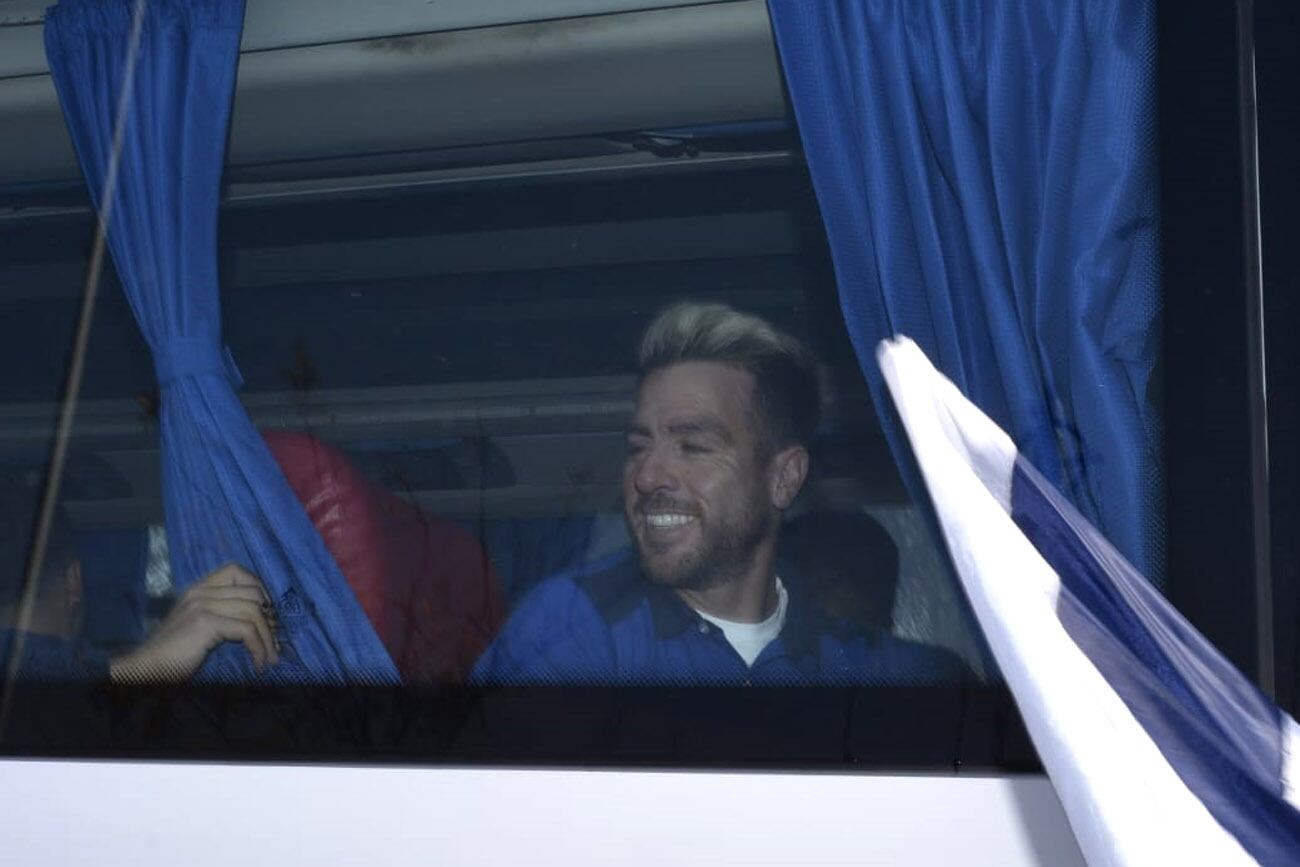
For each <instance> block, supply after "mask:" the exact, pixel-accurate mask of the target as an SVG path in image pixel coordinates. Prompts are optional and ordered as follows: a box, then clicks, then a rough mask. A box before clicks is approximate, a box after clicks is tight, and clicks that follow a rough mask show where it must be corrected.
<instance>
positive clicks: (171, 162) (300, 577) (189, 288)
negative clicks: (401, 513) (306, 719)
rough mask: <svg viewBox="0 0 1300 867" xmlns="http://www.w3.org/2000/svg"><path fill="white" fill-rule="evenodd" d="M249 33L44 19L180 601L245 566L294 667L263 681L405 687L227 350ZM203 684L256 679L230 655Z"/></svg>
mask: <svg viewBox="0 0 1300 867" xmlns="http://www.w3.org/2000/svg"><path fill="white" fill-rule="evenodd" d="M243 15H244V3H243V0H140V2H128V0H63V2H61V3H60V4H59V5H58V6H55V7H53V8H51V9H50V10H49V11H48V12H47V13H46V18H45V50H46V56H47V58H48V60H49V66H50V71H51V74H52V75H53V78H54V83H55V87H56V89H57V90H58V94H59V100H60V103H61V104H62V107H63V113H64V116H65V119H66V121H67V125H68V130H69V133H70V134H71V137H72V142H73V145H74V147H75V149H76V152H77V157H78V159H79V161H80V163H81V167H82V172H83V174H84V175H85V178H86V183H87V185H88V186H89V188H90V194H91V197H92V200H93V201H94V204H95V207H96V209H97V210H98V212H99V214H100V217H101V219H102V220H103V221H104V223H105V226H106V231H107V240H108V245H109V249H110V251H111V253H112V256H113V261H114V263H115V264H116V267H117V271H118V274H119V276H120V277H121V282H122V285H123V286H124V287H125V290H126V294H127V297H128V299H129V301H130V304H131V308H132V310H133V311H134V313H135V317H136V320H137V321H138V322H139V324H140V329H141V331H142V332H143V333H144V336H145V339H146V340H147V341H148V343H149V347H150V349H151V350H152V353H153V360H154V366H155V370H156V372H157V376H158V383H159V387H160V388H161V391H162V410H161V418H160V435H161V446H162V464H163V467H162V469H163V485H164V489H163V495H164V510H165V515H166V520H167V535H168V541H169V547H170V552H171V566H172V578H173V581H174V582H175V585H176V588H177V590H178V591H180V590H183V589H185V588H186V587H187V586H189V585H191V584H193V583H194V582H195V581H197V580H198V579H200V578H202V577H203V576H204V575H205V574H207V573H208V572H209V571H211V570H212V569H214V568H216V567H218V566H220V565H222V564H224V563H227V562H235V563H238V564H240V565H241V566H243V567H244V568H246V569H248V570H249V571H250V572H253V573H254V574H256V575H258V576H259V577H260V578H261V579H262V581H263V583H264V584H265V585H266V588H267V591H268V593H269V594H270V595H271V597H272V600H273V602H274V604H275V606H276V609H277V614H278V617H279V621H280V629H281V633H282V644H283V646H284V649H283V650H282V652H281V663H280V664H279V665H278V666H276V667H275V668H274V669H272V670H270V671H268V672H266V673H265V674H264V675H262V677H263V678H266V679H270V680H273V681H290V682H292V681H312V682H344V681H346V682H359V683H392V682H396V681H397V680H398V675H397V671H396V669H395V668H394V666H393V663H392V661H391V660H390V659H389V657H388V655H387V653H386V652H385V650H384V647H383V645H382V644H381V642H380V640H379V639H378V637H377V636H376V634H375V631H374V629H373V628H372V627H371V625H370V623H369V621H368V620H367V619H366V616H365V614H364V612H363V611H362V609H361V607H360V606H359V604H358V603H357V600H356V598H355V596H354V594H353V592H352V590H351V589H350V588H349V586H348V584H347V582H346V581H345V579H344V577H343V576H342V574H341V573H340V572H339V569H338V567H337V565H336V564H335V562H334V561H333V559H332V558H331V557H330V555H329V552H328V550H327V549H326V548H325V545H324V543H323V542H322V540H321V538H320V536H319V534H318V533H317V532H316V530H315V529H314V527H313V526H312V524H311V522H310V520H309V519H308V517H307V515H306V513H305V512H304V511H303V509H302V507H301V506H300V504H299V503H298V501H297V500H296V498H295V496H294V494H293V492H292V490H291V489H290V488H289V486H288V484H287V482H286V481H285V479H284V477H283V475H282V474H281V472H280V470H279V468H278V467H277V465H276V463H275V461H274V459H273V458H272V456H271V454H270V452H269V451H268V450H267V447H266V445H265V443H264V442H263V440H262V438H261V436H260V435H259V434H258V432H257V431H256V429H254V427H253V425H252V422H251V420H250V419H249V418H248V415H247V414H246V413H245V411H244V408H243V406H242V405H241V404H240V402H239V400H238V398H237V397H236V394H235V390H236V388H238V387H239V385H240V378H239V373H238V371H237V369H236V367H235V364H234V361H233V360H232V359H231V357H230V355H229V353H228V352H227V351H226V350H225V349H224V347H223V344H222V341H221V309H220V303H219V296H218V283H217V203H218V195H219V191H220V181H221V171H222V164H223V161H224V155H225V145H226V133H227V128H228V124H229V119H230V107H231V101H232V98H233V94H234V83H235V69H236V65H237V63H238V58H239V42H240V35H241V31H242V27H243ZM119 124H120V128H119ZM115 139H118V140H119V142H120V156H119V158H118V159H117V160H116V167H115V168H114V164H115V159H114V157H115V154H114V150H115ZM199 677H201V678H204V679H208V680H219V681H252V680H254V679H255V678H256V677H257V675H256V674H255V672H254V670H253V666H252V662H251V658H250V657H249V655H248V653H247V652H246V651H245V650H244V649H243V647H241V646H239V645H235V644H230V643H227V644H224V645H222V646H221V647H219V648H218V649H217V650H216V651H215V652H214V653H213V654H211V655H210V656H209V657H208V660H207V662H206V663H205V665H204V667H203V669H202V670H201V671H200V672H199Z"/></svg>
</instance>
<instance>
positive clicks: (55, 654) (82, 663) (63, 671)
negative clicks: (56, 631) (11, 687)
mask: <svg viewBox="0 0 1300 867" xmlns="http://www.w3.org/2000/svg"><path fill="white" fill-rule="evenodd" d="M20 638H21V640H22V643H23V647H22V654H23V655H22V662H21V663H20V664H19V666H18V672H17V679H18V680H20V681H26V682H30V683H77V682H86V681H107V680H108V655H107V654H106V653H103V652H102V651H99V650H96V649H94V648H92V647H91V646H90V645H88V644H81V643H77V642H74V641H69V640H66V639H63V638H54V637H53V636H49V635H42V634H40V633H38V632H26V633H22V634H21V636H20V634H19V632H18V630H16V629H0V680H3V679H4V678H5V677H7V676H8V674H9V666H10V664H11V660H12V659H13V654H14V652H15V651H16V650H17V647H18V642H19V640H20Z"/></svg>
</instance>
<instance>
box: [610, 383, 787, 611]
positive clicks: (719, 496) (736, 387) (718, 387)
mask: <svg viewBox="0 0 1300 867" xmlns="http://www.w3.org/2000/svg"><path fill="white" fill-rule="evenodd" d="M753 388H754V379H753V376H752V375H751V374H749V373H748V372H746V371H743V370H739V369H737V368H734V367H731V366H729V365H725V364H719V363H716V362H707V361H690V362H683V363H680V364H674V365H672V366H670V367H665V368H661V369H659V370H656V371H654V372H653V373H651V374H650V375H648V376H647V377H646V378H645V380H644V381H643V382H642V383H641V388H640V390H639V391H638V393H637V402H636V412H635V414H634V415H633V417H632V421H631V423H630V424H629V425H628V432H627V459H626V462H625V463H624V465H623V510H624V515H625V517H626V518H627V524H628V530H629V532H630V533H631V535H632V539H633V540H634V541H635V542H636V546H637V551H638V553H639V554H640V555H641V565H642V568H643V569H644V570H645V573H646V576H647V577H648V578H650V580H652V581H655V582H656V583H660V584H665V585H667V586H669V587H674V588H678V589H683V590H707V589H710V588H712V587H717V586H719V585H722V584H725V583H726V582H728V581H730V580H732V579H734V578H737V577H739V576H740V575H743V574H744V573H745V571H746V570H747V569H748V568H749V566H750V565H751V564H752V563H753V560H754V554H755V552H756V548H757V546H758V543H759V542H760V541H761V540H762V539H763V538H764V537H766V536H768V535H769V534H773V533H775V532H776V526H777V511H776V509H775V508H774V507H773V503H772V498H771V493H770V482H769V479H768V472H767V464H768V463H769V462H768V461H767V460H765V458H764V455H763V454H762V453H761V449H760V448H759V436H758V431H756V430H755V429H754V421H755V416H754V413H753V412H752V411H751V400H752V399H753Z"/></svg>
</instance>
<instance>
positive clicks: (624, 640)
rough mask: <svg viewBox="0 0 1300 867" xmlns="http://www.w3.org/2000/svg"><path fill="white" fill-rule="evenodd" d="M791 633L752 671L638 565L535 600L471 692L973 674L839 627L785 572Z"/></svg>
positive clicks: (542, 592) (587, 577) (558, 587)
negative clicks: (498, 687)
mask: <svg viewBox="0 0 1300 867" xmlns="http://www.w3.org/2000/svg"><path fill="white" fill-rule="evenodd" d="M780 574H781V575H782V576H783V578H782V580H783V582H784V583H785V585H786V589H787V592H788V593H789V596H790V601H789V606H788V608H787V612H786V621H785V626H784V628H783V629H782V630H781V634H780V635H778V636H777V638H776V639H775V640H774V641H772V643H771V644H769V645H768V646H767V647H766V648H764V649H763V652H762V653H761V654H759V656H758V658H757V659H756V660H754V665H753V666H752V667H749V666H746V665H745V662H744V660H743V659H741V657H740V655H739V654H738V653H736V651H735V650H734V649H733V648H732V646H731V645H730V644H729V643H728V641H727V639H726V636H724V635H723V634H722V631H721V630H720V629H718V628H717V627H716V626H714V625H713V624H710V623H709V622H707V621H706V620H704V619H703V618H701V617H700V616H699V615H698V614H696V613H695V611H694V610H693V609H691V608H690V606H688V605H686V604H685V603H684V602H683V601H682V600H681V599H680V597H678V596H677V594H676V593H674V592H673V591H671V590H669V589H667V588H665V587H662V586H659V585H656V584H652V583H651V582H649V581H647V580H646V579H645V578H644V577H643V576H642V574H641V570H640V567H639V566H638V564H637V562H636V559H635V558H634V557H631V556H628V555H625V556H623V557H622V558H621V559H620V560H619V561H618V562H617V563H615V564H614V565H612V566H607V567H606V568H603V569H600V570H599V571H595V572H591V573H589V574H583V575H566V576H561V577H556V578H551V579H548V580H547V581H545V582H543V583H542V584H540V585H539V586H538V587H537V588H536V589H535V590H534V591H533V592H532V593H530V594H529V595H528V596H527V597H526V598H525V599H524V601H523V602H522V603H521V604H520V605H519V608H518V609H517V610H516V611H515V613H514V614H513V615H512V616H511V618H510V620H509V621H508V622H507V623H506V625H505V628H504V629H503V630H502V632H501V634H500V635H499V636H497V639H496V641H495V642H493V644H492V646H491V647H489V648H488V650H487V652H486V653H484V655H483V657H482V658H481V659H480V660H479V662H478V665H476V666H475V668H474V671H473V673H472V674H471V675H470V683H471V684H475V685H480V686H486V685H502V686H505V685H512V686H524V685H528V686H536V685H557V686H558V685H600V686H642V685H660V686H694V685H699V686H811V685H820V686H877V685H878V686H886V685H914V684H936V683H956V682H958V681H960V680H961V679H962V678H963V674H964V673H965V671H966V669H965V667H964V666H963V665H962V663H961V662H960V660H958V658H957V657H956V656H955V655H953V654H951V653H949V652H947V651H944V650H940V649H938V648H934V647H927V646H925V645H920V644H914V643H912V642H909V641H902V640H900V639H897V638H894V637H892V636H890V635H886V634H882V633H875V632H866V631H863V630H861V629H857V628H852V627H849V626H847V625H845V624H843V623H840V622H838V621H835V620H833V619H831V618H830V617H829V616H828V615H826V614H824V613H822V612H821V611H820V610H819V609H818V608H817V607H815V606H814V605H813V604H811V602H810V600H808V599H807V598H806V597H805V596H804V595H803V593H802V592H801V590H800V587H799V584H798V583H797V581H795V580H791V577H792V574H793V573H790V572H789V571H788V570H787V569H786V568H784V567H783V568H782V569H781V570H780Z"/></svg>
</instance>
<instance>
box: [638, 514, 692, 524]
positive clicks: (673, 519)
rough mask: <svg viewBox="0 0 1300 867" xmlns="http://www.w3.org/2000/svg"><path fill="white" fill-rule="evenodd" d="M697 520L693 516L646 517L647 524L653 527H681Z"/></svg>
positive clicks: (660, 515) (666, 515) (662, 515)
mask: <svg viewBox="0 0 1300 867" xmlns="http://www.w3.org/2000/svg"><path fill="white" fill-rule="evenodd" d="M693 520H695V518H694V517H692V516H691V515H676V514H662V513H661V514H655V515H646V516H645V522H646V523H647V524H649V525H650V526H651V527H680V526H682V525H683V524H687V523H690V522H691V521H693Z"/></svg>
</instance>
